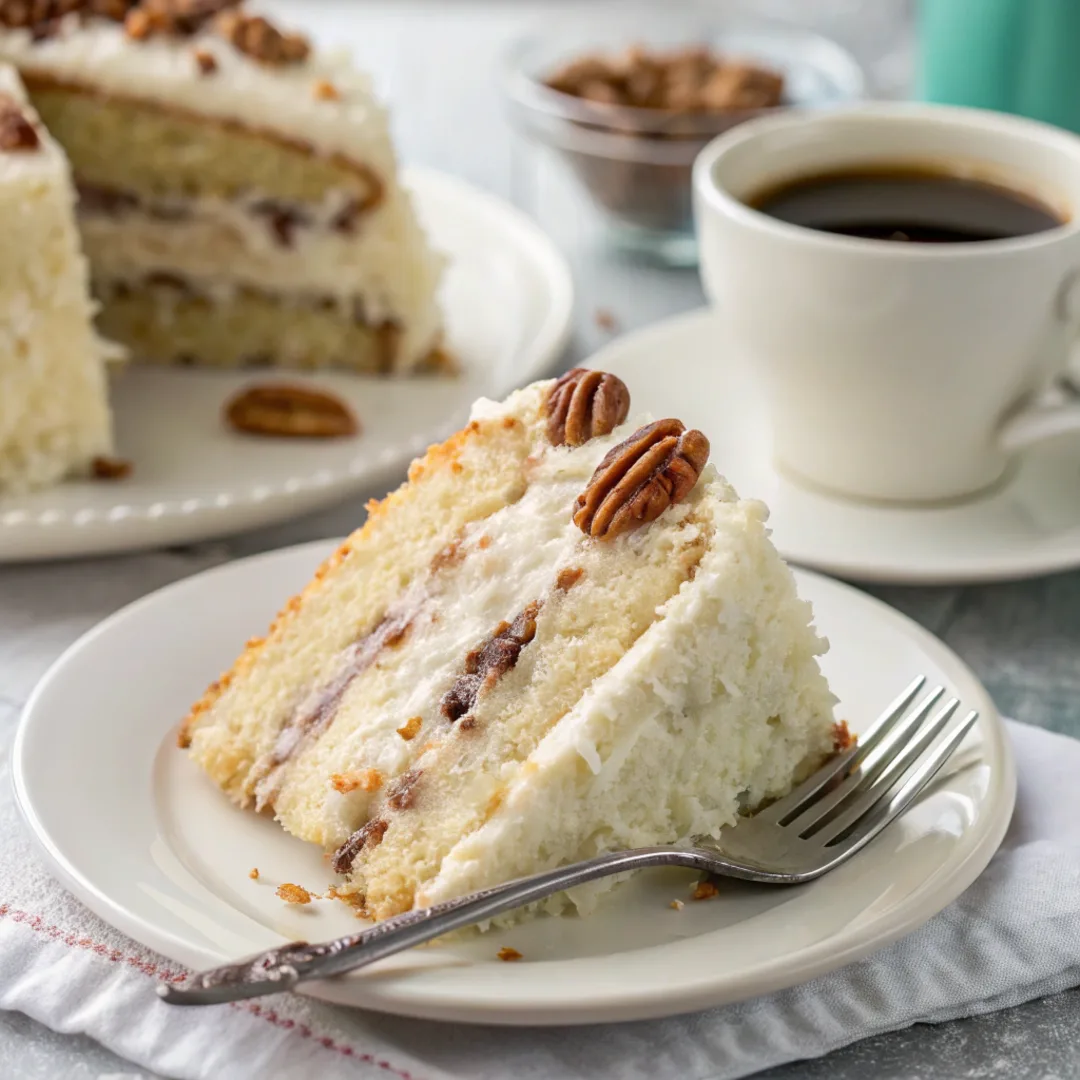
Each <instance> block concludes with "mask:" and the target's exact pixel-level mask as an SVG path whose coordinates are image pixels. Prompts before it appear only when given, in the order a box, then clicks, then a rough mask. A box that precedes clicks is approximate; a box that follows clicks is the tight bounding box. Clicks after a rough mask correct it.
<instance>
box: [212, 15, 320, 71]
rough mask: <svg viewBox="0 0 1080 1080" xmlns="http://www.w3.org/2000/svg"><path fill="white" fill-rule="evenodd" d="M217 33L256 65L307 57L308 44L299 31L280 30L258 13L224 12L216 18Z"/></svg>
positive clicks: (284, 62)
mask: <svg viewBox="0 0 1080 1080" xmlns="http://www.w3.org/2000/svg"><path fill="white" fill-rule="evenodd" d="M217 29H218V33H220V34H221V36H222V37H223V38H225V40H226V41H228V42H230V43H231V44H232V46H233V47H234V48H235V49H237V50H239V51H240V52H242V53H246V54H247V55H248V56H250V57H252V58H253V59H255V60H257V61H259V63H260V64H275V65H276V64H298V63H300V62H301V61H303V60H306V59H307V56H308V53H310V52H311V45H310V43H309V42H308V40H307V38H305V37H304V36H303V35H302V34H286V33H282V31H280V30H279V29H278V28H277V27H276V26H274V24H273V23H272V22H270V21H269V20H267V19H264V18H263V17H262V16H261V15H248V14H246V13H244V12H242V11H226V12H225V14H223V15H222V16H221V17H220V18H219V19H218V21H217Z"/></svg>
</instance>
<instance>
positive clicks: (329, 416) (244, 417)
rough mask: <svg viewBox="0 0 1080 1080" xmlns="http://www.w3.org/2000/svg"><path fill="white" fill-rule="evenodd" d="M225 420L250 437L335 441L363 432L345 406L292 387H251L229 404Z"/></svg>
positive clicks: (324, 395) (328, 396) (315, 392)
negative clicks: (265, 436)
mask: <svg viewBox="0 0 1080 1080" xmlns="http://www.w3.org/2000/svg"><path fill="white" fill-rule="evenodd" d="M225 419H226V420H227V421H228V423H229V425H230V426H231V427H233V428H235V429H236V430H237V431H242V432H244V433H245V434H249V435H277V436H282V437H286V438H295V439H335V438H342V437H345V436H348V435H357V434H359V432H360V423H359V421H358V420H357V419H356V415H355V414H354V413H353V411H352V410H351V409H350V408H349V406H348V405H346V404H345V402H343V401H341V400H340V399H339V398H336V397H334V396H333V395H332V394H328V393H325V392H324V391H322V390H313V389H311V388H310V387H307V386H298V385H295V384H293V383H266V384H264V385H260V386H249V387H248V388H247V389H246V390H242V391H241V392H240V393H239V394H237V395H236V396H235V397H234V398H232V399H231V400H229V401H228V402H227V403H226V405H225Z"/></svg>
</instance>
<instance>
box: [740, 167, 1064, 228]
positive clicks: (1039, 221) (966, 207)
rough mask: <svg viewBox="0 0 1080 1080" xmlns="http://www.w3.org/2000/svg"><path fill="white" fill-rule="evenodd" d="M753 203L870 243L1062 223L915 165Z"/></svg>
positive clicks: (1029, 205) (981, 185)
mask: <svg viewBox="0 0 1080 1080" xmlns="http://www.w3.org/2000/svg"><path fill="white" fill-rule="evenodd" d="M747 201H748V204H749V205H750V206H752V207H754V208H755V209H756V210H760V211H761V212H762V213H764V214H768V215H769V216H770V217H774V218H778V219H779V220H780V221H787V222H790V223H791V224H792V225H802V226H803V227H804V228H807V229H816V230H818V231H819V232H829V233H838V234H840V235H842V236H861V237H865V238H866V239H869V240H897V241H906V242H911V243H923V244H966V243H971V242H973V241H981V240H1006V239H1008V238H1010V237H1015V236H1028V235H1030V234H1031V233H1038V232H1044V231H1045V230H1046V229H1053V228H1056V227H1057V226H1059V225H1061V224H1063V223H1064V222H1063V219H1062V218H1061V217H1060V216H1059V215H1058V214H1056V213H1054V211H1052V210H1051V209H1050V208H1049V207H1048V206H1045V205H1044V204H1042V203H1041V202H1039V201H1038V200H1037V199H1034V198H1032V197H1030V196H1027V195H1024V194H1022V193H1020V192H1017V191H1012V190H1010V189H1009V188H1006V187H1000V186H998V185H996V184H991V183H986V182H984V181H981V180H971V179H967V178H965V177H962V176H955V175H951V174H950V173H947V172H938V171H935V170H933V169H931V168H921V167H915V166H903V165H898V166H888V165H885V166H880V167H877V168H873V169H859V170H844V171H840V172H831V173H819V174H818V175H815V176H808V177H804V178H802V179H799V180H794V181H790V182H788V183H785V184H781V185H778V186H776V187H773V188H769V189H767V190H765V191H762V192H760V193H759V194H758V195H756V196H755V197H754V198H752V199H749V200H747Z"/></svg>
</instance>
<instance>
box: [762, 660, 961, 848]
mask: <svg viewBox="0 0 1080 1080" xmlns="http://www.w3.org/2000/svg"><path fill="white" fill-rule="evenodd" d="M925 683H926V679H925V678H923V677H920V678H918V679H916V680H915V681H914V682H913V683H912V684H911V685H910V686H909V687H908V688H907V689H906V690H905V691H904V692H903V693H902V694H901V695H900V696H899V697H898V698H897V699H896V700H895V701H894V702H893V703H892V704H891V705H890V706H889V707H888V709H886V711H885V712H884V713H883V714H882V715H881V716H880V717H879V718H878V720H877V721H876V723H875V724H874V725H873V727H871V728H870V730H869V731H867V732H866V734H865V735H864V736H863V737H862V739H861V740H860V741H859V742H858V744H857V745H855V746H853V747H852V748H851V749H849V750H846V751H845V752H844V753H842V754H839V755H837V757H835V758H834V759H833V760H832V761H831V762H829V763H828V764H827V765H825V766H824V767H823V768H821V769H819V770H818V771H817V772H816V773H814V774H813V776H811V777H810V778H809V779H807V780H806V781H804V782H803V783H802V784H801V785H800V786H799V787H797V788H796V789H795V790H794V791H793V792H792V793H791V794H790V795H788V796H786V797H785V798H783V799H781V800H779V801H778V802H776V803H773V804H772V805H771V806H769V807H767V808H766V809H765V810H763V811H761V813H760V814H759V815H757V816H758V817H760V818H762V819H765V820H769V821H772V822H773V823H774V824H776V825H779V826H783V827H784V828H785V829H790V830H791V831H792V832H793V833H795V834H796V835H797V836H798V837H799V838H800V839H802V840H804V841H809V842H810V843H812V844H814V845H818V846H820V847H823V848H826V849H828V852H829V854H833V853H835V854H836V856H837V860H839V859H840V858H842V857H845V856H847V855H849V854H851V853H852V852H853V851H854V850H856V849H858V848H860V847H862V846H863V845H864V844H866V843H868V842H869V841H870V840H871V839H873V837H874V836H876V835H877V834H878V833H879V832H880V831H881V830H882V829H883V828H884V827H885V826H886V825H887V824H889V822H890V821H892V820H893V819H894V818H896V817H897V816H899V815H900V814H902V813H903V812H904V810H906V809H907V807H908V806H909V805H910V804H911V803H912V801H913V800H914V799H915V798H916V796H917V795H918V794H919V792H921V791H922V790H923V788H924V787H926V785H927V784H928V783H929V782H930V781H931V780H932V779H933V777H934V775H935V774H936V773H937V772H938V770H939V769H940V768H941V767H942V765H944V764H945V762H946V761H947V760H948V758H949V757H950V755H951V754H952V752H953V751H954V750H955V749H956V747H957V746H958V745H959V744H960V742H961V740H962V739H963V738H964V736H965V735H966V734H967V732H968V731H969V730H970V728H971V726H972V725H973V724H974V723H975V721H976V720H977V719H978V717H979V714H978V713H977V712H970V713H968V714H967V715H966V716H964V717H963V719H961V720H956V719H954V717H955V714H956V711H957V709H959V707H960V702H959V701H958V700H957V699H956V698H951V699H950V700H949V701H947V702H946V703H945V704H944V705H943V706H941V707H940V708H938V709H937V710H936V711H935V706H936V705H937V704H938V702H939V701H940V700H941V698H942V696H943V695H944V693H945V688H944V687H942V686H937V687H934V688H933V689H932V690H930V691H929V692H927V693H926V694H924V695H923V697H922V698H921V700H919V701H918V703H917V704H915V705H913V704H912V703H913V702H914V701H915V699H916V697H917V696H918V695H919V692H920V690H922V689H923V687H924V686H925Z"/></svg>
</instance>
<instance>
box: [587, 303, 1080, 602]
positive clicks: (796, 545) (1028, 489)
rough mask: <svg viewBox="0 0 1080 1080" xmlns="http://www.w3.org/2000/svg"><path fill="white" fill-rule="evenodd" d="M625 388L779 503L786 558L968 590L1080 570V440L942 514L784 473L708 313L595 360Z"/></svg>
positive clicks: (717, 323)
mask: <svg viewBox="0 0 1080 1080" xmlns="http://www.w3.org/2000/svg"><path fill="white" fill-rule="evenodd" d="M587 364H588V366H589V367H595V368H602V369H603V370H605V371H611V372H614V373H616V374H617V375H619V376H620V377H621V378H622V379H624V380H625V382H626V383H627V385H628V386H629V387H630V392H631V395H632V396H633V398H634V400H635V402H637V403H639V404H640V406H641V407H642V408H643V409H648V411H649V412H651V413H653V415H655V416H677V417H678V418H679V419H681V420H683V421H684V422H685V423H686V424H687V425H689V426H694V427H699V428H701V430H702V431H704V432H705V434H706V435H708V437H709V440H710V442H711V443H712V454H711V460H712V461H713V462H714V463H715V465H716V467H717V468H718V469H719V470H720V471H721V472H722V473H724V474H725V475H726V476H728V477H729V478H730V480H731V482H732V483H733V484H734V485H735V487H736V488H738V490H739V492H740V494H742V495H744V496H747V497H753V498H757V499H761V500H762V501H764V502H765V503H767V504H768V506H769V508H770V511H771V516H770V524H771V526H772V529H773V540H774V542H775V543H776V546H777V547H778V548H779V549H780V551H781V552H782V553H783V555H784V557H785V558H787V559H789V560H791V561H792V562H796V563H800V564H802V565H803V566H812V567H816V568H818V569H820V570H826V571H828V572H829V573H833V574H838V575H840V576H842V577H847V578H853V579H856V580H861V581H882V582H898V583H906V584H920V583H921V584H956V583H961V582H971V581H991V580H997V579H1008V578H1021V577H1031V576H1034V575H1037V574H1046V573H1050V572H1053V571H1056V570H1065V569H1069V568H1072V567H1076V566H1080V441H1077V440H1075V439H1074V440H1071V441H1070V440H1062V441H1060V442H1058V443H1057V444H1052V445H1046V446H1043V447H1040V448H1038V449H1035V450H1032V451H1030V452H1029V453H1027V454H1026V455H1025V456H1024V457H1023V459H1022V461H1021V462H1020V465H1019V468H1018V469H1017V470H1016V472H1015V473H1014V475H1013V476H1012V477H1011V478H1010V479H1009V480H1008V482H1007V483H1005V484H1003V485H1002V486H1001V487H1000V488H999V489H998V490H996V491H994V492H993V493H991V494H989V495H986V496H984V497H982V498H979V499H975V500H972V501H970V502H964V503H959V504H956V505H951V506H946V507H935V508H916V507H885V506H875V505H873V504H869V503H860V502H855V501H847V500H844V499H841V498H836V497H831V496H829V495H825V494H822V493H819V492H816V491H812V490H808V489H807V488H804V487H801V486H799V485H798V484H796V483H793V482H792V481H790V480H789V479H787V478H786V477H784V476H782V475H780V474H778V473H777V471H776V469H775V468H774V466H773V464H772V461H771V456H770V449H769V442H770V435H769V425H768V419H767V417H766V415H765V411H764V407H763V404H762V402H761V400H760V396H759V394H758V391H757V388H756V386H755V383H754V380H753V378H752V375H751V373H750V372H748V371H747V370H745V368H744V367H743V366H742V365H741V364H740V363H739V362H738V360H737V358H736V357H734V356H732V355H731V354H730V353H729V352H728V350H727V349H726V347H725V342H724V328H723V320H722V317H721V316H720V315H718V314H717V313H714V312H708V311H697V312H693V313H692V314H689V315H682V316H679V317H677V318H674V319H667V320H665V321H664V322H662V323H657V324H655V325H653V326H650V327H648V328H647V329H645V330H641V331H638V332H636V333H632V334H627V335H626V336H625V337H622V338H619V339H618V340H617V341H614V342H612V343H611V344H610V345H608V346H606V347H605V348H603V349H601V350H600V351H599V352H598V353H596V354H595V355H594V356H592V357H590V359H589V360H588V361H587Z"/></svg>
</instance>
